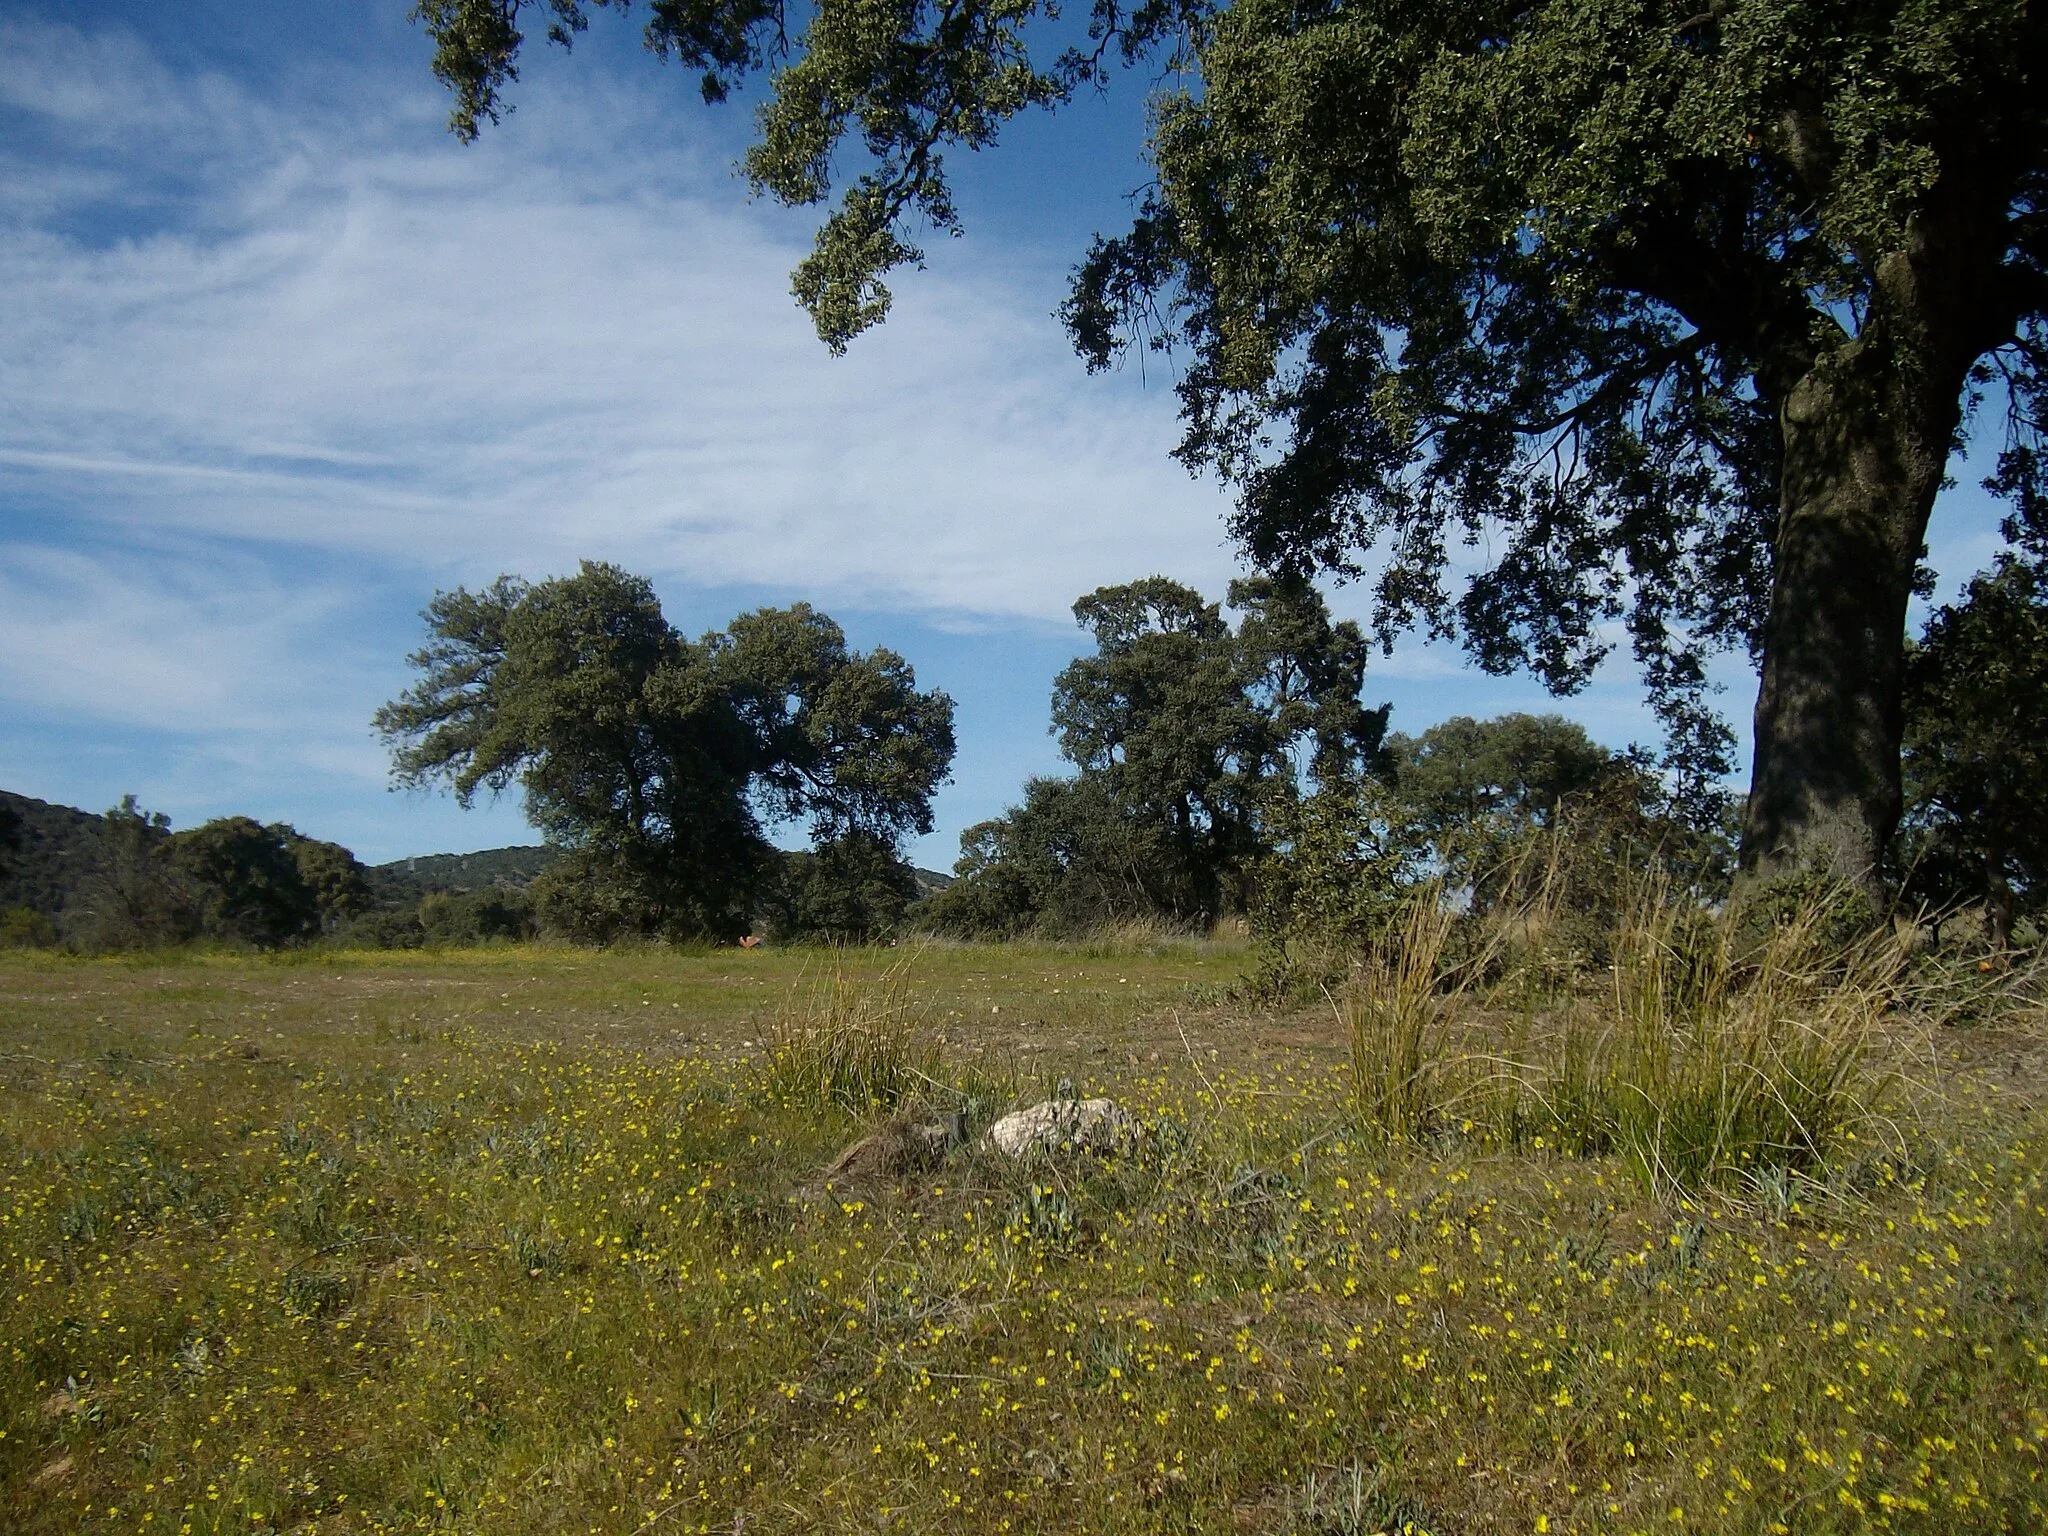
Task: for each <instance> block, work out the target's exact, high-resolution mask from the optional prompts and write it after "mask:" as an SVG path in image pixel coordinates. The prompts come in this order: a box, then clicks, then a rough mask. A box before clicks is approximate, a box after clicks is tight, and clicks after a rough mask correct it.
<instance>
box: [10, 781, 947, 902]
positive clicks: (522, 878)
mask: <svg viewBox="0 0 2048 1536" xmlns="http://www.w3.org/2000/svg"><path fill="white" fill-rule="evenodd" d="M0 804H5V805H7V806H9V807H11V808H12V809H13V810H14V812H15V814H16V815H17V816H19V817H20V820H21V838H20V846H19V847H17V848H14V849H0V912H5V911H7V910H8V909H10V908H12V907H29V908H31V909H33V910H34V911H37V912H40V913H42V914H43V915H44V916H45V917H47V918H50V919H52V920H53V921H54V920H55V919H56V918H57V917H58V915H59V914H60V913H62V912H63V910H64V908H65V906H66V904H67V903H68V902H69V900H70V898H71V895H72V893H73V891H74V890H75V889H76V888H77V886H78V883H79V882H80V880H81V879H82V878H83V877H84V876H85V874H86V873H87V872H88V871H89V870H90V869H91V867H92V860H93V856H94V853H95V851H96V844H97V842H98V839H99V829H100V823H101V820H102V818H101V817H98V816H95V815H93V814H91V813H90V812H88V811H80V810H74V809H73V808H72V807H70V806H68V805H51V804H50V803H49V802H48V801H45V800H35V799H31V798H30V797H29V796H27V795H17V794H13V793H10V792H9V791H7V790H4V789H0ZM559 857H561V850H560V849H557V848H550V847H547V846H545V845H543V844H522V845H516V846H513V847H510V848H485V849H481V850H479V851H478V852H476V853H423V854H421V855H419V856H418V857H416V858H409V859H393V860H392V861H391V862H390V863H388V864H374V865H372V866H370V868H369V870H368V880H369V884H370V890H371V892H372V893H373V895H374V896H375V898H376V902H377V905H378V906H380V907H386V908H409V907H411V906H413V905H415V904H416V903H417V902H418V901H419V899H420V898H421V897H422V896H425V895H427V894H428V893H429V892H433V891H443V892H446V893H448V894H449V895H463V894H465V893H468V892H471V891H482V890H491V889H498V890H519V889H522V888H524V887H525V886H527V885H530V884H531V883H532V882H533V880H534V878H535V877H536V876H538V875H539V874H540V873H541V871H542V870H544V869H546V868H547V867H548V866H549V865H550V864H552V863H554V861H555V860H556V859H557V858H559ZM915 874H916V876H917V891H918V894H919V895H920V896H929V895H931V894H932V893H933V892H934V891H942V890H944V889H945V888H946V887H947V886H949V885H951V884H952V883H953V877H952V876H951V875H945V874H940V873H939V872H938V871H937V870H935V869H920V870H916V871H915Z"/></svg>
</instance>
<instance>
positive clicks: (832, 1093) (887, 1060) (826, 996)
mask: <svg viewBox="0 0 2048 1536" xmlns="http://www.w3.org/2000/svg"><path fill="white" fill-rule="evenodd" d="M909 971H910V962H909V960H907V959H906V960H899V961H897V962H896V963H895V964H893V965H891V966H889V967H888V968H887V969H885V970H883V971H882V972H880V973H879V974H875V973H872V972H862V971H860V970H858V969H856V968H855V967H854V966H853V965H851V964H850V963H849V961H848V959H847V957H846V956H845V955H844V954H841V955H840V956H839V957H837V958H836V959H835V961H834V963H833V967H832V974H831V975H830V976H829V977H825V978H823V979H821V980H818V981H799V982H798V983H797V984H796V985H795V986H794V987H792V988H791V989H790V992H789V996H788V997H787V998H786V999H785V1000H784V1002H783V1005H782V1007H781V1008H780V1009H779V1010H777V1012H776V1016H775V1019H774V1022H773V1023H772V1024H771V1025H770V1026H769V1027H768V1030H767V1031H766V1038H765V1041H764V1043H765V1044H766V1045H767V1047H768V1062H767V1068H766V1082H767V1088H768V1093H769V1096H770V1097H771V1098H773V1099H774V1100H775V1101H777V1102H778V1103H780V1104H783V1105H786V1106H788V1107H791V1108H803V1109H813V1110H823V1109H840V1110H844V1111H846V1112H847V1113H849V1114H853V1115H867V1114H871V1113H873V1112H874V1111H876V1110H892V1109H895V1108H896V1107H897V1106H899V1105H901V1104H903V1103H904V1102H905V1101H907V1100H909V1099H912V1098H915V1097H916V1096H918V1095H919V1094H920V1093H922V1092H923V1091H925V1090H926V1089H928V1088H932V1087H937V1086H940V1083H939V1077H940V1072H941V1069H942V1067H943V1065H944V1063H943V1053H942V1051H941V1050H940V1047H939V1044H938V1041H937V1040H936V1039H935V1038H934V1036H933V1033H932V1031H931V1030H930V1028H929V1027H928V1026H929V1021H928V1013H929V1007H928V1005H927V1004H925V1003H923V1002H921V1001H919V1000H918V999H917V998H916V997H915V996H914V995H913V993H912V991H911V987H910V975H909Z"/></svg>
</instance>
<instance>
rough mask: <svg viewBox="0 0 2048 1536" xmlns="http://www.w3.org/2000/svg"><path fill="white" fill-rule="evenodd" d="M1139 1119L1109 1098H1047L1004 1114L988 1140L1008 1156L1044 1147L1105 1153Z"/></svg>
mask: <svg viewBox="0 0 2048 1536" xmlns="http://www.w3.org/2000/svg"><path fill="white" fill-rule="evenodd" d="M1137 1129H1138V1126H1137V1122H1136V1121H1135V1120H1133V1119H1132V1118H1131V1117H1130V1115H1129V1114H1128V1113H1126V1112H1125V1111H1124V1110H1122V1109H1120V1108H1118V1106H1117V1105H1116V1104H1115V1103H1114V1102H1113V1101H1112V1100H1109V1099H1047V1100H1046V1101H1045V1102H1044V1103H1042V1104H1034V1105H1032V1106H1031V1107H1030V1108H1029V1109H1020V1110H1018V1111H1017V1112H1016V1113H1015V1114H1010V1115H1005V1116H1003V1118H1002V1119H1000V1120H998V1121H997V1122H996V1123H995V1124H994V1125H992V1126H990V1127H989V1128H988V1136H987V1141H988V1144H989V1145H990V1146H991V1147H994V1148H995V1149H996V1151H998V1152H1000V1153H1002V1154H1003V1155H1004V1156H1005V1157H1022V1156H1024V1155H1025V1154H1026V1153H1028V1152H1032V1151H1037V1150H1040V1149H1043V1150H1045V1151H1062V1150H1066V1149H1069V1148H1072V1149H1076V1150H1079V1151H1084V1152H1106V1151H1109V1150H1110V1149H1112V1148H1114V1147H1117V1146H1120V1145H1122V1144H1123V1143H1125V1142H1128V1141H1129V1140H1130V1139H1131V1138H1132V1137H1133V1136H1135V1135H1136V1134H1137Z"/></svg>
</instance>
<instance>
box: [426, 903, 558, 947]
mask: <svg viewBox="0 0 2048 1536" xmlns="http://www.w3.org/2000/svg"><path fill="white" fill-rule="evenodd" d="M414 916H415V920H416V921H417V922H418V924H419V927H420V932H421V936H422V938H423V940H424V942H426V943H428V944H437V945H447V944H479V943H490V942H492V941H493V940H499V941H505V942H512V941H517V940H520V939H531V938H533V937H534V936H535V934H536V932H537V931H538V925H537V921H536V918H535V914H534V901H533V898H532V897H531V896H530V895H529V894H528V893H527V892H525V891H512V890H483V891H467V892H461V893H451V892H448V891H429V892H428V893H427V894H426V895H425V896H423V897H422V898H420V904H419V906H418V908H417V909H416V911H415V914H414Z"/></svg>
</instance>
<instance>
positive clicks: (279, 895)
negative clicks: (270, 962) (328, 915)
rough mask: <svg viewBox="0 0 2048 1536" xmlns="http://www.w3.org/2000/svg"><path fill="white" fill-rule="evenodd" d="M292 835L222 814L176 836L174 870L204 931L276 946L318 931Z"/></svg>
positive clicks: (314, 898)
mask: <svg viewBox="0 0 2048 1536" xmlns="http://www.w3.org/2000/svg"><path fill="white" fill-rule="evenodd" d="M289 835H290V829H289V828H286V827H281V826H277V827H266V826H263V825H262V824H261V823H259V822H255V821H252V820H250V819H249V818H248V817H247V816H224V817H221V818H220V819H218V820H216V821H209V822H207V823H206V824H205V825H204V826H200V827H194V828H192V829H191V830H190V831H188V832H180V833H178V834H176V835H175V836H174V837H172V839H171V845H170V857H171V864H172V867H173V869H174V870H175V871H176V872H177V874H178V876H179V877H180V878H181V880H182V881H183V883H184V885H185V888H186V889H187V891H189V892H190V893H191V895H192V897H193V899H195V900H196V902H197V904H198V907H199V913H200V922H201V926H202V927H203V928H204V929H205V931H206V932H208V933H212V934H218V935H220V936H221V937H223V938H231V939H238V940H241V941H242V942H244V943H248V944H256V945H260V946H263V947H265V948H272V947H275V946H277V945H281V944H287V943H290V942H291V941H292V940H294V939H300V938H305V937H306V936H308V935H310V934H315V933H318V932H319V931H320V917H321V913H320V900H319V897H318V895H317V894H316V893H315V891H314V889H313V887H312V886H310V885H308V884H307V883H306V880H305V877H304V876H303V875H301V874H300V872H299V861H298V860H297V859H296V858H295V857H294V856H293V850H292V846H291V843H290V842H289V841H288V840H287V839H288V837H289ZM351 862H353V861H351Z"/></svg>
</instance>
